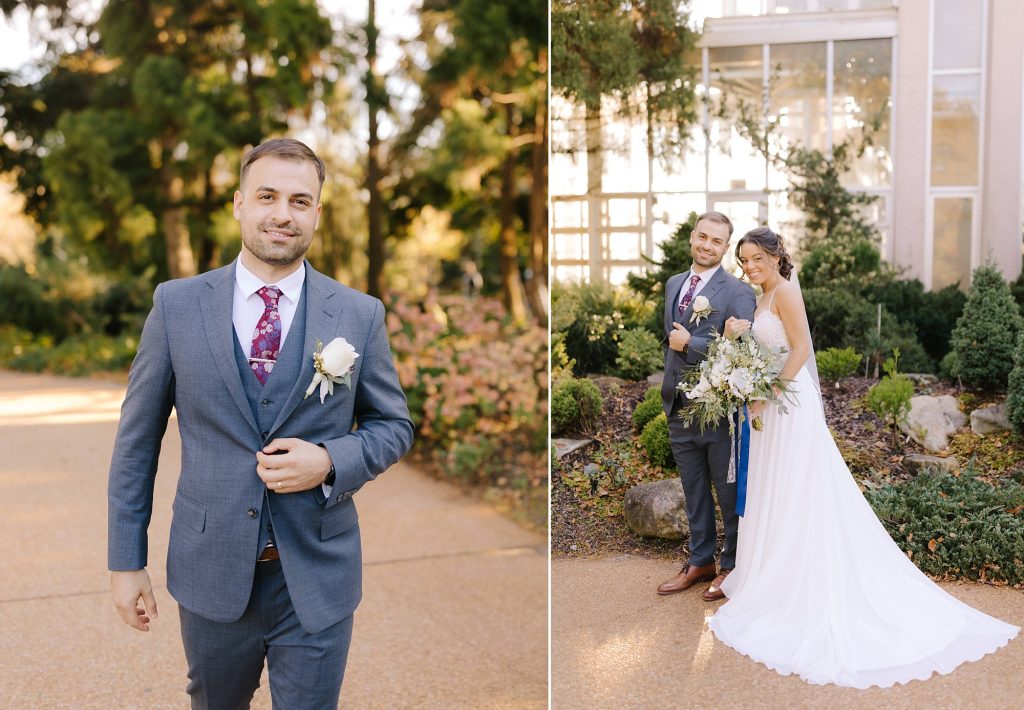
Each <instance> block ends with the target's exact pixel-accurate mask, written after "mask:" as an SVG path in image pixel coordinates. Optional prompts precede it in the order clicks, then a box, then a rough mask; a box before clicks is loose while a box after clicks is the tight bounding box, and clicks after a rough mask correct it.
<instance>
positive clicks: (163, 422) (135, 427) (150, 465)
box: [107, 286, 174, 571]
mask: <svg viewBox="0 0 1024 710" xmlns="http://www.w3.org/2000/svg"><path fill="white" fill-rule="evenodd" d="M161 288H162V286H157V288H156V291H155V292H154V293H153V310H151V311H150V312H149V316H148V317H147V318H146V324H145V326H144V327H143V329H142V338H141V340H140V342H139V350H138V353H137V354H136V355H135V359H134V360H133V361H132V366H131V370H130V371H129V374H128V391H127V393H126V394H125V398H124V403H123V404H122V405H121V419H120V422H119V423H118V427H117V439H116V440H115V442H114V453H113V457H112V459H111V462H110V476H109V478H108V482H107V505H108V508H107V566H108V567H109V569H110V570H112V571H117V570H138V569H142V568H143V567H145V566H146V564H147V561H148V552H149V534H148V528H149V520H150V517H151V516H152V513H153V483H154V480H155V478H156V468H157V459H158V457H159V455H160V442H161V440H162V439H163V436H164V432H165V431H166V430H167V420H168V418H169V417H170V414H171V408H172V407H173V406H174V370H173V369H172V367H171V356H170V351H169V349H168V346H167V330H166V328H165V325H164V324H165V320H164V313H163V301H162V298H161Z"/></svg>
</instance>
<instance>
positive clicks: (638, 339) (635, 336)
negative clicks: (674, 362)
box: [615, 328, 665, 380]
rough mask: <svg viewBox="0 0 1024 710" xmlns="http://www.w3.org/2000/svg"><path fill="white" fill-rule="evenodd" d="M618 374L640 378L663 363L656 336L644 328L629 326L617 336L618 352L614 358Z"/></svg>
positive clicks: (658, 368)
mask: <svg viewBox="0 0 1024 710" xmlns="http://www.w3.org/2000/svg"><path fill="white" fill-rule="evenodd" d="M615 365H616V366H617V367H618V371H619V376H620V377H624V378H626V379H627V380H642V379H644V378H646V377H647V376H648V375H650V374H651V373H652V372H657V371H658V370H660V369H661V368H662V367H664V365H665V355H664V353H663V352H662V350H661V342H660V341H659V340H658V338H657V336H655V335H654V333H652V332H651V331H649V330H646V329H644V328H630V329H629V330H626V331H623V333H622V335H621V336H620V337H619V354H618V355H617V356H616V358H615Z"/></svg>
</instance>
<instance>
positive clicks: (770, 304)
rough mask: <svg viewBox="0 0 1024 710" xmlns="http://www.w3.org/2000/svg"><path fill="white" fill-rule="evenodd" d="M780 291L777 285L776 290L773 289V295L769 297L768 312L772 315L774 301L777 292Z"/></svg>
mask: <svg viewBox="0 0 1024 710" xmlns="http://www.w3.org/2000/svg"><path fill="white" fill-rule="evenodd" d="M778 290H779V285H778V284H776V285H775V288H773V289H772V295H771V296H769V297H768V312H769V313H771V310H772V301H774V300H775V292H776V291H778Z"/></svg>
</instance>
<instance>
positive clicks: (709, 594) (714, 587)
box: [700, 569, 732, 602]
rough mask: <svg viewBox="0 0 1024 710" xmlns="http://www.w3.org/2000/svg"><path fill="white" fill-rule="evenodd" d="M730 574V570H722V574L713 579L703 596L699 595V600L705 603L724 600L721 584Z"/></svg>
mask: <svg viewBox="0 0 1024 710" xmlns="http://www.w3.org/2000/svg"><path fill="white" fill-rule="evenodd" d="M730 572H732V570H731V569H723V570H722V573H721V574H719V575H718V576H717V577H715V581H714V582H712V583H711V586H710V587H708V588H707V589H706V590H705V591H704V593H703V594H701V595H700V597H701V599H703V600H704V601H706V602H717V601H718V600H719V599H725V592H723V591H722V582H724V581H725V578H726V577H728V576H729V573H730Z"/></svg>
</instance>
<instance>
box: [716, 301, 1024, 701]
mask: <svg viewBox="0 0 1024 710" xmlns="http://www.w3.org/2000/svg"><path fill="white" fill-rule="evenodd" d="M752 330H753V334H754V337H755V338H757V340H758V341H759V342H762V343H765V344H767V345H770V346H775V347H778V346H782V347H786V348H788V343H787V341H786V334H785V329H784V328H783V325H782V321H781V320H780V319H779V317H778V316H777V315H775V314H774V313H772V312H771V311H770V310H766V311H765V312H764V313H763V314H758V316H757V318H756V320H755V321H754V326H753V329H752ZM794 388H795V389H796V392H795V394H794V397H795V399H796V405H792V404H791V405H789V407H788V409H789V412H788V413H787V414H782V413H781V412H780V411H779V410H778V409H777V408H776V407H769V408H767V411H765V413H764V414H763V415H762V417H763V423H764V429H763V431H761V432H756V431H754V432H752V433H751V442H750V470H749V476H748V480H747V502H746V513H745V515H744V517H743V518H741V521H740V528H739V549H738V554H737V560H736V569H735V570H734V571H733V572H732V573H731V574H730V575H729V576H728V577H727V578H726V579H725V583H724V584H723V585H722V589H723V591H724V592H725V594H726V596H727V597H728V600H729V601H728V602H726V603H725V604H724V605H723V606H722V607H721V608H720V609H719V610H718V612H717V613H716V614H715V615H714V617H712V618H711V619H710V620H709V625H710V627H711V629H712V630H713V632H714V633H715V636H717V637H718V639H719V640H721V641H722V642H723V643H725V644H727V645H729V646H731V647H732V648H734V649H736V650H737V651H739V652H740V653H743V654H745V655H747V656H749V657H750V658H752V659H754V660H756V661H760V662H761V663H764V664H765V665H766V666H768V667H769V668H772V669H773V670H775V671H778V672H779V673H781V674H783V675H789V674H792V673H795V674H798V675H799V676H800V677H801V678H803V679H804V680H805V681H807V682H810V683H816V684H822V683H834V684H836V685H841V686H849V687H853V688H867V687H870V686H873V685H877V686H881V687H888V686H891V685H893V684H894V683H906V682H908V681H910V680H914V679H925V678H928V677H929V676H931V675H932V673H934V672H938V673H949V672H950V671H952V670H953V669H954V668H956V667H957V666H958V665H960V664H961V663H964V662H966V661H975V660H978V659H979V658H981V657H982V656H984V655H985V654H988V653H991V652H993V651H995V650H996V649H998V648H1000V647H1002V646H1004V645H1006V643H1008V642H1009V641H1010V640H1011V639H1012V638H1014V637H1015V636H1016V635H1017V633H1018V632H1019V631H1020V629H1018V628H1017V627H1015V626H1011V625H1010V624H1006V623H1004V622H1002V621H999V620H998V619H994V618H992V617H990V616H988V615H986V614H983V613H981V612H979V611H977V610H975V609H972V608H971V607H969V606H967V605H966V604H964V603H962V602H960V601H958V600H957V599H955V598H953V597H952V596H950V595H949V594H947V593H946V592H945V591H943V590H942V589H941V588H939V587H938V586H937V585H936V584H935V583H933V582H932V581H931V580H930V579H928V577H927V576H926V575H924V574H923V573H922V572H921V571H920V570H918V569H917V567H915V566H914V564H913V562H911V561H910V560H909V559H907V557H906V556H905V555H904V553H903V552H902V550H900V549H899V547H898V546H897V545H896V544H895V543H894V542H893V541H892V539H891V538H890V537H889V535H888V533H886V531H885V528H884V527H883V526H882V524H881V523H880V522H879V520H878V518H877V517H876V516H875V514H874V511H873V510H872V509H871V507H870V506H869V505H868V503H867V501H866V500H865V499H864V496H863V495H862V494H861V492H860V490H859V489H858V487H857V484H856V483H855V482H854V480H853V477H852V476H851V475H850V471H849V469H848V468H847V466H846V464H845V462H844V461H843V459H842V456H841V455H840V454H839V450H838V448H837V447H836V445H835V442H834V441H833V440H832V435H831V434H830V433H829V430H828V427H827V426H826V424H825V418H824V414H823V412H822V408H821V403H820V399H819V398H820V395H819V394H818V392H817V388H816V387H815V383H814V380H813V379H812V377H811V375H810V374H809V373H808V372H807V370H806V368H801V370H800V373H799V375H798V376H797V378H796V382H795V383H794Z"/></svg>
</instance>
